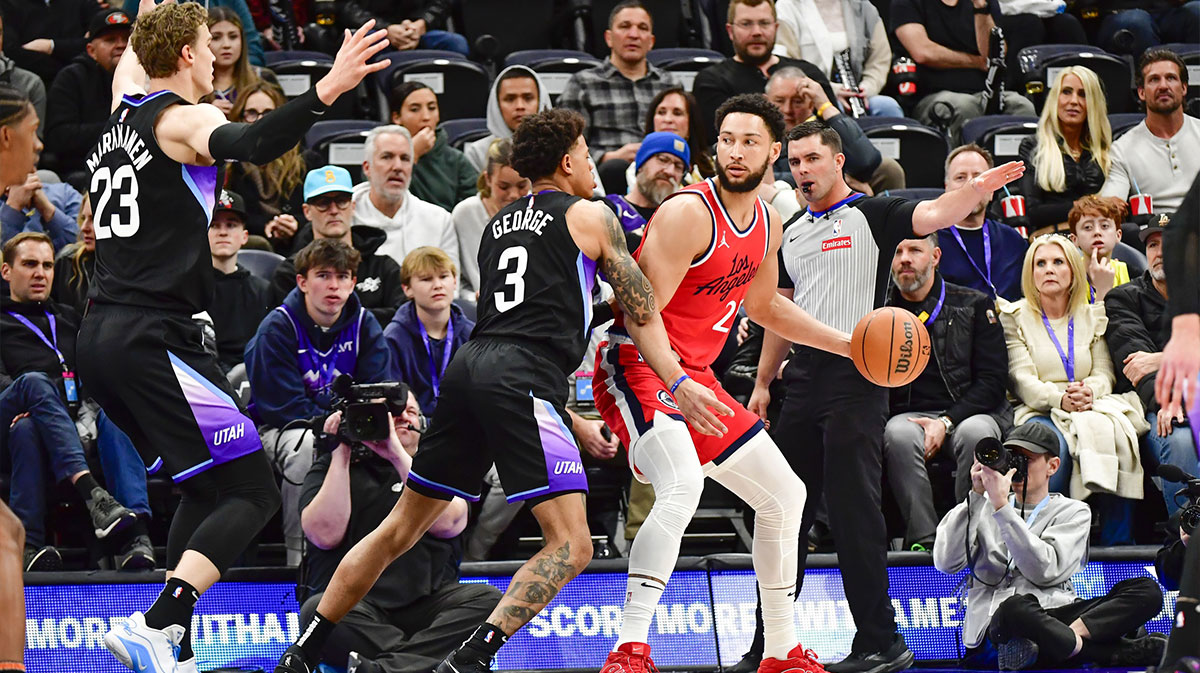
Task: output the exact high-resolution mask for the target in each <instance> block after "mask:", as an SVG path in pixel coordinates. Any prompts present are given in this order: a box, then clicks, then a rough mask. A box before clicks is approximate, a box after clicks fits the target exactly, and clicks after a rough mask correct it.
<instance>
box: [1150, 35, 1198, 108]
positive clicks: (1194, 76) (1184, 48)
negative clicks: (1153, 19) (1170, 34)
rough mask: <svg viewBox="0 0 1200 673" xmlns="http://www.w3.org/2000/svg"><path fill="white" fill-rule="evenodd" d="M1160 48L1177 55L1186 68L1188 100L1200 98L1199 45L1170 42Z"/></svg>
mask: <svg viewBox="0 0 1200 673" xmlns="http://www.w3.org/2000/svg"><path fill="white" fill-rule="evenodd" d="M1160 46H1161V48H1163V49H1170V50H1171V51H1173V52H1175V53H1176V54H1179V58H1182V59H1183V62H1184V64H1185V65H1187V66H1188V70H1189V71H1190V72H1189V74H1190V76H1189V77H1188V80H1189V81H1188V92H1187V97H1188V98H1189V99H1191V98H1200V44H1190V43H1187V42H1172V43H1170V44H1164V45H1160Z"/></svg>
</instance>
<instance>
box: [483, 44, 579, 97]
mask: <svg viewBox="0 0 1200 673" xmlns="http://www.w3.org/2000/svg"><path fill="white" fill-rule="evenodd" d="M600 63H601V61H600V59H598V58H596V57H595V56H592V55H591V54H589V53H587V52H586V51H575V50H572V49H527V50H525V51H516V52H513V53H511V54H509V55H508V58H507V59H505V61H504V65H505V66H506V67H507V66H510V65H523V66H525V67H527V68H529V69H530V70H532V71H534V72H536V73H537V74H538V77H540V78H541V80H542V84H543V85H545V87H546V91H547V93H549V94H550V100H551V102H557V100H558V95H559V94H561V93H562V92H563V88H565V87H566V85H567V80H569V79H571V75H573V74H575V73H577V72H579V71H580V70H587V69H588V68H593V67H595V66H598V65H600Z"/></svg>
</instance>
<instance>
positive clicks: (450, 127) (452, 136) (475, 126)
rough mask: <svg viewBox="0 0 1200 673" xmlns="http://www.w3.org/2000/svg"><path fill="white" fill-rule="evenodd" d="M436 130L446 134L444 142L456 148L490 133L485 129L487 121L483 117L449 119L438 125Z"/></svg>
mask: <svg viewBox="0 0 1200 673" xmlns="http://www.w3.org/2000/svg"><path fill="white" fill-rule="evenodd" d="M438 128H439V129H441V130H443V131H445V132H446V142H448V143H450V145H451V146H453V147H458V148H461V147H462V145H464V144H466V143H469V142H471V141H472V140H478V139H479V138H482V137H484V136H486V135H488V134H489V133H490V131H488V127H487V119H485V118H483V117H471V118H470V119H451V120H449V121H444V122H442V123H441V124H438Z"/></svg>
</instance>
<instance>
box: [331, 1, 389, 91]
mask: <svg viewBox="0 0 1200 673" xmlns="http://www.w3.org/2000/svg"><path fill="white" fill-rule="evenodd" d="M374 27H375V20H374V19H371V20H370V21H367V22H366V23H364V24H363V25H362V27H361V28H359V29H358V30H356V31H354V32H353V33H351V32H350V31H349V30H346V31H344V34H343V36H342V47H341V49H338V53H337V56H335V57H334V59H333V68H331V69H330V70H329V74H328V75H325V76H324V77H322V78H321V81H319V82H317V97H318V98H320V99H321V102H322V103H324V104H326V105H333V103H334V101H336V100H337V99H338V96H341V95H342V94H344V93H346V92H347V91H350V90H351V89H353V88H354V87H356V86H358V83H359V82H361V81H362V80H363V78H364V77H366V76H367V75H369V74H371V73H373V72H379V71H380V70H383V69H384V68H386V67H387V66H388V62H387V61H386V60H383V61H379V62H376V63H371V62H370V60H371V58H372V57H373V56H375V55H376V54H378V53H379V52H381V51H383V49H384V47H387V45H388V41H387V31H386V30H376V31H372V30H371V29H372V28H374Z"/></svg>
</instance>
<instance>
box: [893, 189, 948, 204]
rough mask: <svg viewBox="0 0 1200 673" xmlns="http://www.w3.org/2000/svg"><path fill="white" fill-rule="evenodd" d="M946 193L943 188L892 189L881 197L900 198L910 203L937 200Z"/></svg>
mask: <svg viewBox="0 0 1200 673" xmlns="http://www.w3.org/2000/svg"><path fill="white" fill-rule="evenodd" d="M945 192H946V190H944V189H942V188H941V187H936V188H935V187H917V188H914V189H892V190H889V191H885V192H883V194H881V196H899V197H900V198H902V199H908V200H909V201H928V200H929V199H936V198H937V197H939V196H941V195H942V194H944V193H945Z"/></svg>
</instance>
